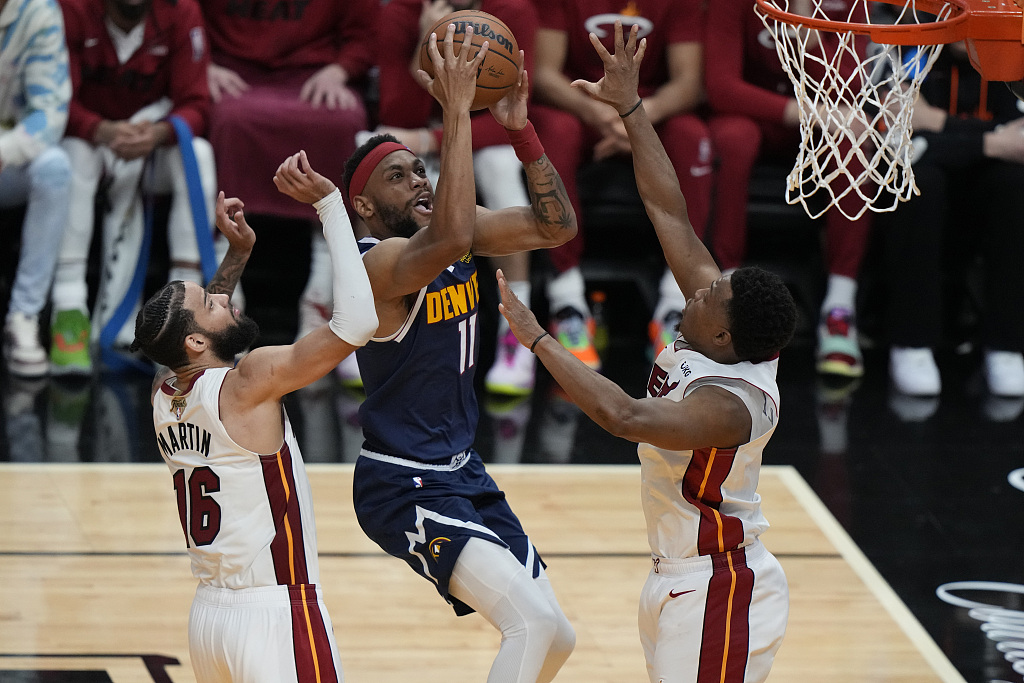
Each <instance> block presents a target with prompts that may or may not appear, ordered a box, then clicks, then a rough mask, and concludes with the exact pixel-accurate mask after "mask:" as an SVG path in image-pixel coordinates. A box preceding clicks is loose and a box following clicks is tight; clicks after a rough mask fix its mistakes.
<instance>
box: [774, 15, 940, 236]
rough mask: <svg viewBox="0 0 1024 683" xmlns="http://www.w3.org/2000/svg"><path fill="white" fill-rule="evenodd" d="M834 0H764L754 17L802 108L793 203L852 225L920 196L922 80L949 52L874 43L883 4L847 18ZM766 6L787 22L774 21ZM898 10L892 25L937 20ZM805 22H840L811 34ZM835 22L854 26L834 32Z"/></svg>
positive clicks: (789, 192) (791, 181) (790, 185)
mask: <svg viewBox="0 0 1024 683" xmlns="http://www.w3.org/2000/svg"><path fill="white" fill-rule="evenodd" d="M827 1H828V0H758V6H757V12H758V15H759V16H760V18H761V20H762V21H763V22H764V25H765V26H766V27H767V29H768V30H769V31H770V32H771V34H772V36H773V37H774V39H775V48H776V51H777V52H778V55H779V59H780V60H781V62H782V67H783V69H785V71H786V74H787V75H788V76H789V78H790V80H791V81H792V83H793V91H794V94H795V96H796V99H797V101H798V102H799V105H800V150H799V152H798V154H797V158H796V163H795V165H794V166H793V170H792V171H791V172H790V174H789V177H788V179H787V180H788V182H787V188H786V201H787V202H788V203H790V204H797V203H799V204H801V205H803V207H804V210H805V211H807V214H808V215H809V216H811V217H812V218H817V217H819V216H821V215H822V214H823V213H825V212H826V211H827V210H829V209H830V208H831V207H836V208H837V210H839V211H841V212H842V213H843V215H845V216H846V217H847V218H849V219H850V220H855V219H857V218H859V217H860V216H862V215H863V214H864V212H866V211H867V210H869V209H870V210H872V211H876V212H884V211H893V210H895V209H896V207H897V205H898V204H899V202H901V201H907V200H909V199H910V198H911V196H912V195H916V194H919V192H918V189H917V186H916V184H915V183H914V171H913V168H912V163H913V161H914V146H913V143H912V142H911V133H912V132H913V127H912V124H911V118H912V116H913V112H914V101H915V100H916V99H917V97H918V94H919V93H920V90H921V82H922V81H923V80H924V78H925V76H926V75H927V74H928V71H929V70H930V69H931V67H932V64H934V62H935V60H936V58H937V57H938V56H939V52H940V51H941V49H942V46H941V45H921V46H908V45H886V44H877V43H871V42H870V41H869V39H868V37H867V35H866V31H865V30H863V28H864V27H865V26H866V25H870V22H871V19H872V17H871V6H872V5H875V4H876V3H873V2H869V1H868V0H856V2H854V3H853V8H852V9H851V10H850V12H849V15H848V16H835V12H834V11H833V12H831V13H827V12H826V11H825V9H823V7H822V6H823V5H824V4H825V3H826V2H827ZM877 4H881V3H877ZM765 6H767V7H769V8H770V9H773V10H779V11H781V12H782V13H785V14H787V15H788V16H786V17H784V18H780V17H778V16H775V14H774V12H768V11H765ZM949 11H952V10H949ZM892 12H893V16H891V17H888V21H886V23H890V22H891V23H894V24H911V23H918V24H920V23H927V22H931V21H935V20H936V18H935V17H934V16H932V15H927V16H924V17H920V18H919V17H918V13H917V10H916V9H915V2H914V0H906V5H904V6H893V8H892ZM794 15H795V16H794ZM800 17H807V18H811V19H816V20H819V21H820V20H825V21H827V22H829V23H830V24H833V26H830V27H829V28H822V29H812V28H808V27H807V26H806V25H802V24H801V23H800V22H799V20H800ZM944 18H945V17H944V16H939V17H938V19H944ZM835 22H840V26H841V28H843V29H849V30H837V29H836V28H835V27H834V24H835ZM811 23H812V24H814V22H813V21H812V22H811Z"/></svg>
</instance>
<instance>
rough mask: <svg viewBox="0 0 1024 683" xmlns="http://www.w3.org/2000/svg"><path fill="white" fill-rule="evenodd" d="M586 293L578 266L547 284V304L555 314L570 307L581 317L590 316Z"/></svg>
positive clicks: (560, 274)
mask: <svg viewBox="0 0 1024 683" xmlns="http://www.w3.org/2000/svg"><path fill="white" fill-rule="evenodd" d="M586 292H587V286H586V284H585V283H584V282H583V273H582V272H580V269H579V267H578V266H577V267H575V268H570V269H569V270H567V271H565V272H564V273H559V274H558V276H556V277H555V278H554V279H553V280H551V282H549V283H548V304H549V306H550V307H551V312H552V313H557V312H558V311H560V310H561V309H563V308H565V307H566V306H572V307H573V308H575V309H576V310H578V311H579V312H580V313H582V314H583V315H590V307H589V306H587V297H586Z"/></svg>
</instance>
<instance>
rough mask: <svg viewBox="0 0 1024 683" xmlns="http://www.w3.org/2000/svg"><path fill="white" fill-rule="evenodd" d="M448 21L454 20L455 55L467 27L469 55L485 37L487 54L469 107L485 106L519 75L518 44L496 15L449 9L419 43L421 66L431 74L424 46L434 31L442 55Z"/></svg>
mask: <svg viewBox="0 0 1024 683" xmlns="http://www.w3.org/2000/svg"><path fill="white" fill-rule="evenodd" d="M448 24H455V37H454V38H453V41H454V45H453V47H454V51H455V54H456V55H458V54H459V52H461V51H462V41H463V40H465V38H466V27H467V26H469V25H472V26H473V38H472V42H471V43H470V45H471V49H472V52H471V53H470V54H471V58H472V57H475V56H476V53H477V52H479V51H480V46H481V45H483V44H484V41H487V43H488V48H487V54H486V55H485V56H484V61H483V63H482V64H481V65H480V71H479V72H478V73H477V77H476V97H475V98H474V99H473V105H472V107H470V109H473V110H476V109H485V108H487V107H489V106H491V105H492V104H494V103H495V102H497V101H498V100H500V99H501V98H502V97H504V96H505V93H507V92H508V91H509V88H511V87H512V86H514V85H515V84H516V79H517V78H518V75H519V44H518V43H516V37H515V36H514V35H512V31H510V30H509V28H508V26H506V25H505V24H504V22H502V21H501V19H499V18H498V17H496V16H494V15H493V14H488V13H487V12H481V11H479V10H472V9H467V10H462V11H459V12H452V13H451V14H449V15H448V16H446V17H445V18H443V19H441V20H440V21H439V22H437V23H436V24H434V26H433V27H432V28H431V29H430V30H429V31H427V33H426V35H424V36H423V41H422V43H421V44H420V68H421V69H423V70H424V71H426V72H427V73H428V74H430V77H431V78H433V77H434V63H433V62H432V61H431V60H430V52H429V51H428V50H427V46H428V44H429V42H430V34H431V33H436V34H437V49H438V50H439V51H441V54H442V55H444V46H443V45H442V43H443V42H444V37H445V34H446V33H447V31H448Z"/></svg>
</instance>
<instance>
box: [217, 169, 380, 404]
mask: <svg viewBox="0 0 1024 683" xmlns="http://www.w3.org/2000/svg"><path fill="white" fill-rule="evenodd" d="M274 184H275V185H277V187H278V189H279V190H280V191H281V192H283V193H285V194H287V195H288V196H290V197H292V198H293V199H295V200H297V201H300V202H303V203H306V204H312V205H313V207H314V208H315V209H316V210H317V214H318V215H319V217H320V221H321V223H323V230H324V237H325V239H326V241H327V248H328V250H329V252H330V255H331V265H332V266H333V267H332V274H333V275H332V278H333V295H334V311H333V313H332V315H331V320H330V321H329V322H328V324H326V325H323V326H322V327H320V328H318V329H316V330H313V331H312V332H310V333H309V334H308V335H306V336H305V337H303V338H302V339H299V340H298V341H296V342H295V343H294V344H290V345H286V346H265V347H261V348H258V349H255V350H254V351H252V353H250V354H249V355H248V356H246V357H245V358H243V359H242V360H241V361H239V363H238V368H237V369H238V374H237V378H229V379H230V382H229V380H225V384H224V391H225V393H226V394H228V393H229V392H230V393H231V394H232V395H233V397H234V400H235V401H236V402H237V403H238V404H239V405H244V404H246V403H261V402H265V401H270V400H274V401H276V400H278V399H279V398H280V397H281V396H284V395H285V394H287V393H289V392H291V391H294V390H296V389H300V388H302V387H304V386H306V385H308V384H311V383H312V382H314V381H316V380H318V379H320V378H321V377H323V376H324V375H326V374H327V373H328V372H330V371H331V370H332V369H333V368H334V367H335V366H337V364H338V363H340V362H341V361H342V360H343V359H344V358H345V357H346V356H348V355H349V354H350V353H352V352H353V351H355V349H356V348H357V347H360V346H362V345H364V344H365V343H366V342H367V341H369V339H370V337H371V336H372V335H373V333H374V332H375V331H376V329H377V314H376V311H375V309H374V306H373V292H372V290H371V289H370V281H369V279H368V278H367V275H366V271H365V269H364V268H363V264H362V260H361V258H360V256H359V249H358V248H357V247H356V243H355V235H354V234H353V232H352V224H351V222H350V220H349V216H348V211H347V210H346V209H345V204H344V202H343V201H342V199H341V192H340V191H339V190H338V188H337V187H335V185H334V183H333V182H331V181H330V180H329V179H327V178H325V177H324V176H322V175H320V174H319V173H317V172H316V171H315V170H314V169H313V168H312V167H310V165H309V161H308V160H307V159H306V154H305V152H299V153H298V154H295V155H293V156H291V157H289V158H288V159H286V160H285V161H284V163H282V164H281V166H280V167H279V168H278V170H277V173H276V174H275V175H274Z"/></svg>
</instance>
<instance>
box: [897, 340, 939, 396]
mask: <svg viewBox="0 0 1024 683" xmlns="http://www.w3.org/2000/svg"><path fill="white" fill-rule="evenodd" d="M889 377H890V379H892V385H893V388H894V389H896V391H898V392H900V393H901V394H906V395H907V396H938V395H939V394H940V393H942V377H941V376H940V375H939V367H938V366H937V365H936V364H935V356H934V354H932V350H931V349H930V348H927V347H920V348H911V347H902V346H894V347H892V348H891V349H889Z"/></svg>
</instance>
